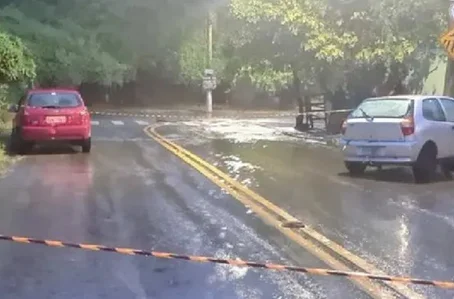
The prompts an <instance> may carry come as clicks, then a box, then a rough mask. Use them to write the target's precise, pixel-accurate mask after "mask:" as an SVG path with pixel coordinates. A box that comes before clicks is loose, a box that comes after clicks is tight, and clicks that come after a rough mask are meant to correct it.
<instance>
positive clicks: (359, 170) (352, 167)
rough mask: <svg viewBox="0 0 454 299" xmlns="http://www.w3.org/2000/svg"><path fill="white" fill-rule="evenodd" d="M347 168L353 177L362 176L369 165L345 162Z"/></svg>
mask: <svg viewBox="0 0 454 299" xmlns="http://www.w3.org/2000/svg"><path fill="white" fill-rule="evenodd" d="M344 163H345V167H346V168H347V170H348V172H349V173H350V174H351V175H360V174H363V173H364V171H365V170H366V167H367V165H366V164H365V163H361V162H349V161H345V162H344Z"/></svg>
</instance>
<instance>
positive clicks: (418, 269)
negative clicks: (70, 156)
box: [158, 125, 454, 298]
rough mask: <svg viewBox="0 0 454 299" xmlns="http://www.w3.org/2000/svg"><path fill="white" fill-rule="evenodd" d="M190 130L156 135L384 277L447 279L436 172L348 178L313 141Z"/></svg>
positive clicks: (336, 155) (452, 267)
mask: <svg viewBox="0 0 454 299" xmlns="http://www.w3.org/2000/svg"><path fill="white" fill-rule="evenodd" d="M238 126H239V125H238ZM193 129H194V128H192V127H186V126H184V125H180V126H164V127H161V128H159V129H158V132H160V133H161V134H162V135H164V136H169V137H170V138H172V139H173V140H174V141H175V142H177V143H179V144H181V145H183V146H185V147H186V148H187V149H189V150H191V151H192V152H194V153H196V154H198V155H199V156H201V157H203V158H204V159H206V160H208V161H210V162H211V163H212V164H214V165H217V166H218V167H219V168H221V169H222V170H224V171H225V172H228V173H230V175H231V176H233V177H235V178H236V179H237V180H238V181H240V182H242V183H243V184H246V185H248V186H249V187H250V188H252V189H254V190H256V191H257V192H258V193H259V194H261V195H263V196H265V197H266V198H267V199H268V200H270V201H272V202H274V203H275V204H277V205H278V206H280V207H282V208H284V209H285V210H287V211H290V213H291V214H292V215H293V216H295V217H296V218H298V219H300V220H301V221H302V222H303V223H305V224H307V225H310V226H311V227H313V228H315V229H316V230H317V231H319V232H321V233H323V234H324V235H325V236H327V237H328V238H330V239H331V240H333V241H335V242H337V243H338V244H341V245H342V246H343V247H344V248H346V249H348V250H350V251H351V252H353V253H355V254H356V255H358V256H360V257H362V258H363V259H365V260H367V261H368V262H371V263H373V264H374V265H376V267H377V268H379V269H381V270H383V271H385V272H386V273H387V274H391V275H403V276H413V277H419V278H426V279H438V280H454V255H453V254H452V252H453V250H452V248H453V245H454V243H453V242H454V241H453V240H454V216H453V215H454V191H453V186H454V181H447V180H446V179H444V178H443V177H442V176H441V175H440V177H439V179H438V180H437V181H436V182H434V183H431V184H428V185H415V184H414V183H413V178H412V175H411V173H410V171H409V169H406V168H392V167H391V168H385V169H383V170H382V171H378V170H376V169H371V170H369V171H368V172H367V173H366V174H365V175H364V176H362V177H360V178H352V177H350V176H349V175H348V174H347V173H346V170H345V169H344V166H343V162H342V157H341V154H340V151H339V150H338V149H336V148H333V147H328V146H322V145H319V144H318V143H317V142H316V143H313V144H307V142H302V141H295V140H289V141H288V142H284V141H257V140H255V141H248V142H241V141H240V142H238V141H236V142H235V140H230V141H229V140H222V139H220V138H219V139H209V138H208V137H206V138H204V136H203V134H200V132H197V134H193V133H194V132H193ZM225 131H226V132H227V131H228V130H227V129H225ZM230 131H233V130H230ZM230 131H228V132H230ZM237 131H238V134H237V133H235V134H237V135H241V130H237ZM256 131H257V130H256ZM191 134H193V135H191ZM231 135H232V136H233V137H234V138H237V135H233V134H231ZM243 139H247V138H243ZM256 139H257V138H256ZM240 140H241V138H240ZM412 288H413V290H415V291H417V292H418V293H419V294H423V295H425V296H426V298H454V291H452V290H442V289H435V288H427V287H415V286H413V287H412ZM341 297H342V296H340V297H339V298H341ZM348 298H353V297H352V296H348Z"/></svg>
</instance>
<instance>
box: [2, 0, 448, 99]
mask: <svg viewBox="0 0 454 299" xmlns="http://www.w3.org/2000/svg"><path fill="white" fill-rule="evenodd" d="M208 3H211V5H210V6H208ZM447 6H448V4H447V3H443V1H439V0H403V1H395V0H382V1H372V0H231V1H229V2H228V3H227V4H226V2H222V3H220V2H216V3H215V4H213V2H212V1H210V2H208V0H188V1H181V0H160V1H150V0H130V1H122V0H95V1H93V0H78V1H75V0H67V1H55V0H41V1H38V0H15V1H4V2H3V4H0V18H2V27H3V28H4V30H5V31H6V32H8V33H9V35H4V34H2V35H0V38H1V44H0V49H1V51H2V52H0V54H3V53H8V54H5V55H1V56H0V78H1V81H3V82H6V81H8V82H9V81H17V80H19V81H21V80H29V79H33V77H34V74H35V73H36V74H37V79H38V81H39V83H41V84H65V85H66V84H72V85H77V84H80V83H81V82H91V83H98V84H102V85H121V84H123V83H124V82H127V81H130V80H134V78H135V74H136V73H137V72H138V71H139V70H145V71H150V72H155V73H158V74H159V75H160V76H162V77H166V78H169V79H171V80H173V81H175V82H177V81H178V82H184V83H185V84H188V85H199V84H200V83H201V76H202V73H203V70H204V69H205V68H206V67H207V45H206V43H207V37H206V18H207V14H208V10H209V9H211V10H212V11H215V12H216V16H217V18H216V19H215V22H214V23H215V24H214V34H213V41H214V47H213V66H212V67H213V68H214V69H215V70H216V73H217V76H218V78H220V80H223V81H224V82H226V83H233V84H234V83H235V82H236V81H237V80H238V79H239V78H242V77H245V76H246V77H248V78H250V79H251V80H252V81H253V83H254V84H255V85H256V86H257V87H260V88H262V89H265V90H268V91H275V90H277V89H280V88H283V87H288V86H289V85H291V84H293V82H294V80H293V79H294V78H293V74H296V75H297V77H298V79H299V80H300V81H301V82H302V85H303V87H304V89H316V90H320V91H333V90H335V89H336V88H337V87H338V86H345V85H349V86H355V88H356V89H360V87H359V86H358V84H357V82H358V81H359V82H361V84H362V85H363V86H362V87H361V88H363V89H364V90H365V91H364V92H366V91H367V90H371V89H372V88H373V87H374V86H376V85H377V84H381V83H382V82H384V81H386V80H388V81H390V80H391V79H390V78H394V77H399V76H400V77H406V76H410V75H411V77H412V79H413V80H414V82H413V83H412V86H413V85H414V86H415V88H416V86H417V82H419V81H421V80H422V79H423V78H424V76H427V74H428V71H429V70H428V66H429V65H430V64H431V63H430V62H431V61H433V60H434V59H436V58H437V56H440V55H444V54H443V52H442V51H440V47H439V46H438V36H439V35H440V33H441V32H442V31H443V30H442V29H443V28H446V20H445V19H446V17H445V15H446V13H447ZM16 36H17V38H16ZM19 38H20V39H19ZM21 40H22V42H21ZM27 49H28V50H27ZM4 51H6V52H4ZM33 61H34V62H33ZM13 62H14V63H13ZM34 63H35V64H36V70H35V64H34ZM362 78H367V80H361V79H362ZM393 80H394V79H393ZM391 81H392V80H391ZM358 93H359V92H358Z"/></svg>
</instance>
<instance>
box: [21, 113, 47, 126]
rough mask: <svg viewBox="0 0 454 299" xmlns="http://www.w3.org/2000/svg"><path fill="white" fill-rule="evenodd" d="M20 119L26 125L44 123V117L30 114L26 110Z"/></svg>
mask: <svg viewBox="0 0 454 299" xmlns="http://www.w3.org/2000/svg"><path fill="white" fill-rule="evenodd" d="M20 120H21V124H22V125H24V126H40V125H41V124H42V118H41V117H40V116H37V115H30V114H29V113H27V111H24V113H23V114H22V117H21V118H20Z"/></svg>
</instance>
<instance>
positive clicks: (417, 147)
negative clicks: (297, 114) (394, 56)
mask: <svg viewBox="0 0 454 299" xmlns="http://www.w3.org/2000/svg"><path fill="white" fill-rule="evenodd" d="M341 145H342V151H343V153H344V162H345V166H346V168H347V169H348V171H349V172H350V173H351V174H354V175H358V174H361V173H363V172H364V171H365V169H366V167H367V166H368V165H376V166H381V165H407V166H411V167H412V170H413V175H414V178H415V180H416V181H417V182H427V181H430V179H431V178H432V177H433V175H434V173H435V171H436V169H437V166H438V164H440V165H441V166H442V168H443V170H444V172H445V173H446V174H448V172H449V171H451V170H452V169H453V166H454V163H453V162H454V99H452V98H449V97H443V96H422V95H408V96H388V97H377V98H368V99H365V100H364V101H363V102H362V103H361V104H360V105H359V106H358V107H357V108H356V109H355V110H354V111H352V113H350V115H349V116H348V118H347V119H346V120H345V121H344V122H343V124H342V138H341Z"/></svg>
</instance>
